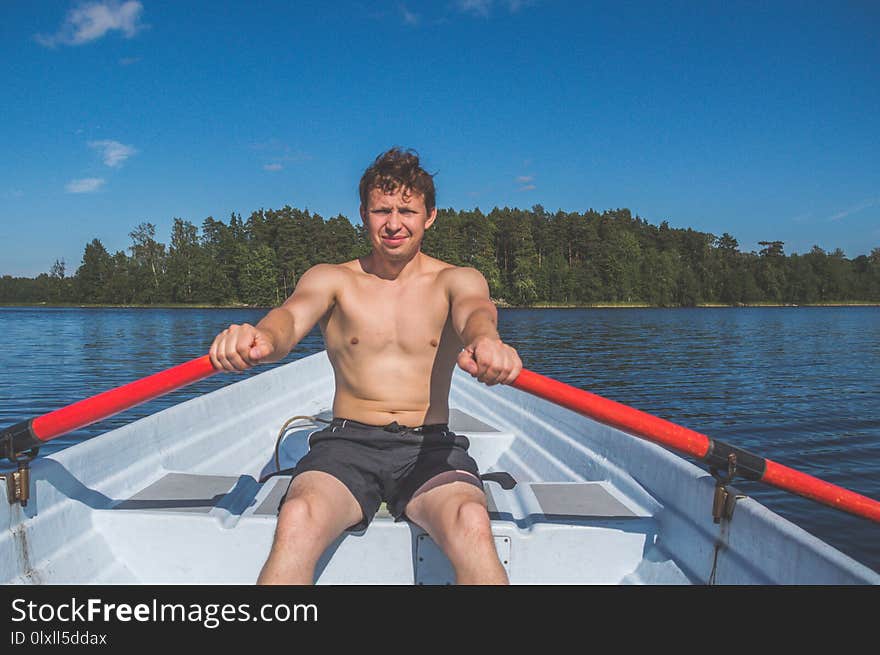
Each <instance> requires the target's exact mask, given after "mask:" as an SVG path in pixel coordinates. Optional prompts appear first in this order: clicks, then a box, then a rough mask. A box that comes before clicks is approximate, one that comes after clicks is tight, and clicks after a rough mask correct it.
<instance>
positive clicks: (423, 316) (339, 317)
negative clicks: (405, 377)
mask: <svg viewBox="0 0 880 655" xmlns="http://www.w3.org/2000/svg"><path fill="white" fill-rule="evenodd" d="M448 317H449V300H448V297H447V296H446V294H445V293H444V292H443V290H442V289H438V288H436V286H432V285H427V284H420V285H410V286H406V287H404V286H400V287H398V286H393V285H381V284H374V285H366V284H365V285H355V286H353V287H352V288H351V289H346V290H345V291H344V292H343V293H342V294H340V296H339V297H338V298H337V301H336V303H335V304H334V306H333V308H332V310H331V311H330V313H329V315H328V316H327V318H326V320H325V321H324V322H323V324H322V329H323V332H324V339H325V342H326V345H327V347H328V348H329V349H331V350H339V349H341V350H343V351H350V352H352V353H354V352H357V351H365V353H364V354H378V353H380V352H386V353H387V352H400V353H406V354H413V355H415V354H419V353H426V354H427V353H429V352H431V351H435V350H436V349H437V348H438V347H439V346H440V344H441V341H446V340H448V335H446V337H447V338H446V339H444V328H447V329H446V331H447V332H448V326H447V319H448Z"/></svg>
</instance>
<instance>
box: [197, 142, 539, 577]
mask: <svg viewBox="0 0 880 655" xmlns="http://www.w3.org/2000/svg"><path fill="white" fill-rule="evenodd" d="M360 197H361V207H360V214H361V219H362V220H363V222H364V226H365V227H366V228H367V233H368V235H369V239H370V243H371V245H372V252H371V253H370V254H369V255H368V256H366V257H363V258H360V259H357V260H353V261H349V262H345V263H343V264H338V265H332V264H318V265H316V266H313V267H312V268H310V269H309V270H308V271H306V272H305V273H304V274H303V276H302V277H301V278H300V280H299V282H298V284H297V286H296V289H295V290H294V292H293V293H292V294H291V296H290V297H289V298H288V299H287V300H286V301H285V302H284V303H283V304H282V305H281V306H280V307H276V308H274V309H272V310H271V311H270V312H269V313H268V314H267V315H266V316H265V317H264V318H263V319H262V320H261V321H260V322H259V323H257V325H256V326H252V325H248V324H247V323H245V324H242V325H230V326H229V328H228V329H226V330H224V331H223V332H221V333H220V334H219V335H217V337H216V338H215V339H214V342H213V344H212V345H211V348H210V352H209V354H210V358H211V361H212V363H213V364H214V366H215V368H217V369H225V370H228V371H243V370H246V369H248V368H250V367H252V366H254V365H255V364H260V363H265V362H277V361H280V360H281V359H283V358H284V357H286V356H287V354H288V353H289V352H290V351H291V349H292V348H293V347H294V346H295V345H296V344H297V343H299V341H300V340H301V339H303V337H305V336H306V335H307V334H308V333H309V332H310V331H311V330H312V328H313V327H314V326H315V324H319V325H320V328H321V333H322V334H323V337H324V343H325V345H326V348H327V354H328V355H329V358H330V362H331V363H332V365H333V372H334V376H335V380H336V389H335V396H334V400H333V416H334V420H333V423H332V424H331V425H330V427H328V428H325V429H324V430H320V431H318V432H315V433H313V434H312V435H311V436H310V438H309V452H308V453H307V454H306V455H305V456H304V457H303V458H302V459H301V460H300V462H299V463H298V464H297V467H296V469H295V470H294V473H293V479H292V482H291V485H290V488H289V490H288V492H287V496H286V497H285V501H284V502H283V503H282V505H281V508H280V511H279V515H278V525H277V528H276V531H275V538H274V542H273V544H272V549H271V551H270V553H269V557H268V559H267V560H266V563H265V564H264V566H263V569H262V571H261V573H260V576H259V579H258V581H257V582H258V583H259V584H311V583H312V582H313V581H314V573H315V566H316V564H317V561H318V559H319V558H320V556H321V554H322V553H323V552H324V550H325V549H326V548H327V547H328V546H329V545H330V544H331V543H332V542H333V541H334V540H335V539H336V538H337V537H338V536H339V535H340V534H342V532H344V531H346V530H349V531H357V530H362V529H365V528H366V526H367V525H368V524H369V522H370V520H372V518H373V515H374V514H375V512H376V510H377V509H378V507H379V504H380V502H381V501H382V500H385V501H386V502H387V505H388V509H389V511H390V512H391V513H392V515H393V516H394V517H395V519H397V520H401V519H403V518H406V519H408V520H410V521H412V522H414V523H416V524H417V525H419V526H420V527H422V528H423V529H424V530H425V531H426V532H427V533H428V534H429V535H430V536H431V538H432V539H433V540H434V541H435V542H436V543H437V544H438V545H439V546H440V548H442V550H443V552H444V553H446V555H447V557H448V558H449V560H450V561H451V562H452V566H453V568H454V570H455V576H456V582H457V583H458V584H506V583H507V582H508V579H507V575H506V572H505V570H504V567H503V566H502V565H501V563H500V561H499V559H498V555H497V552H496V550H495V542H494V539H493V537H492V531H491V526H490V523H489V515H488V512H487V510H486V496H485V494H484V492H483V487H482V482H481V480H480V479H479V477H478V476H479V471H478V470H477V465H476V463H475V462H474V460H473V459H472V458H471V457H470V455H468V454H467V446H468V443H467V439H466V438H465V437H462V436H458V435H455V434H453V433H452V432H450V431H449V429H448V427H447V425H446V424H447V422H448V417H449V387H450V383H451V380H452V373H453V370H454V367H455V364H456V363H457V364H458V366H460V367H461V368H462V369H463V370H465V371H467V372H468V373H469V374H470V375H472V376H473V377H475V378H477V379H478V380H480V381H481V382H484V383H486V384H488V385H493V384H508V383H510V382H512V381H513V380H514V379H516V377H517V375H518V374H519V372H520V370H521V369H522V362H521V361H520V358H519V356H518V355H517V353H516V350H514V349H513V348H512V347H510V346H508V345H507V344H505V343H503V342H502V341H501V338H500V337H499V335H498V331H497V328H496V326H497V310H496V308H495V305H494V304H493V303H492V301H491V300H490V298H489V287H488V285H487V284H486V280H485V278H484V277H483V276H482V274H480V272H479V271H477V270H476V269H473V268H467V267H457V266H453V265H451V264H447V263H445V262H442V261H440V260H438V259H435V258H433V257H429V256H427V255H425V254H424V253H422V252H421V251H420V247H421V243H422V238H423V237H424V234H425V230H427V229H428V228H429V227H431V225H432V224H433V223H434V220H435V219H436V217H437V209H436V206H435V202H434V184H433V180H432V179H431V176H430V175H429V174H428V173H426V172H425V171H424V170H423V169H422V168H421V167H420V166H419V160H418V157H417V156H416V155H415V154H414V153H412V152H410V151H408V152H402V151H400V150H398V149H396V148H392V149H391V150H389V151H388V152H386V153H384V154H382V155H380V156H379V157H377V158H376V161H375V162H374V163H373V165H372V166H370V167H369V168H368V169H367V170H366V172H365V173H364V176H363V178H362V179H361V183H360Z"/></svg>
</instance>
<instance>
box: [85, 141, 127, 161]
mask: <svg viewBox="0 0 880 655" xmlns="http://www.w3.org/2000/svg"><path fill="white" fill-rule="evenodd" d="M89 147H90V148H94V149H95V150H101V151H102V152H101V156H102V157H103V158H104V163H105V164H107V166H110V167H111V168H116V167H117V166H120V165H122V162H124V161H125V160H126V159H128V158H129V157H131V156H132V155H134V154H136V153H137V150H135V149H134V148H132V147H131V146H127V145H125V144H124V143H119V141H89Z"/></svg>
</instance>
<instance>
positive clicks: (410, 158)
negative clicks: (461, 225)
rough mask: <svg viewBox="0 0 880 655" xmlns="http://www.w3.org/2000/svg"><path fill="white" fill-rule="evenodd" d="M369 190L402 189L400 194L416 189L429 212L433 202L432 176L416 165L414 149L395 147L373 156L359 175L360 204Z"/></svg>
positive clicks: (417, 163)
mask: <svg viewBox="0 0 880 655" xmlns="http://www.w3.org/2000/svg"><path fill="white" fill-rule="evenodd" d="M373 189H381V190H382V192H383V193H395V192H396V191H397V190H398V189H403V194H404V196H408V195H409V194H410V193H411V192H412V191H417V192H419V193H420V194H422V195H423V196H424V198H425V208H426V209H427V210H428V211H429V212H430V211H431V210H432V209H434V206H435V204H436V198H435V191H434V177H433V175H431V174H430V173H428V172H427V171H425V169H423V168H422V167H421V166H420V165H419V155H418V153H416V152H415V151H414V150H401V149H400V148H398V147H397V146H395V147H393V148H391V149H390V150H388V151H387V152H383V153H382V154H381V155H379V156H378V157H376V160H375V161H374V162H373V164H372V165H371V166H370V167H369V168H368V169H367V170H366V171H364V175H363V177H361V183H360V188H359V191H360V195H361V204H362V205H363V206H364V207H366V206H367V199H368V197H369V195H370V191H372V190H373Z"/></svg>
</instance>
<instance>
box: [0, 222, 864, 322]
mask: <svg viewBox="0 0 880 655" xmlns="http://www.w3.org/2000/svg"><path fill="white" fill-rule="evenodd" d="M129 236H130V237H131V246H129V248H128V252H124V251H117V252H115V253H110V252H108V251H107V249H106V248H105V247H104V245H103V244H102V243H101V240H100V239H98V238H95V239H94V240H92V241H91V242H90V243H87V244H86V245H85V249H84V252H83V255H82V261H81V263H80V264H79V266H78V268H77V269H76V271H75V272H73V274H71V271H70V270H68V267H67V264H66V262H64V261H63V260H59V259H56V260H55V262H54V264H53V265H52V266H51V267H50V270H49V271H48V272H46V273H41V274H40V275H38V276H37V277H36V278H24V277H12V276H10V275H5V276H3V277H2V278H0V303H5V304H15V303H27V304H30V303H47V304H66V303H73V304H111V305H159V304H163V305H168V304H205V305H226V306H228V305H239V306H242V305H244V306H253V307H271V306H276V305H278V304H280V303H281V302H283V301H284V299H285V298H287V297H288V296H289V295H290V293H291V292H292V291H293V289H294V288H295V286H296V283H297V280H298V279H299V277H300V276H301V275H302V274H303V272H305V271H306V270H307V269H308V268H309V267H310V266H312V265H314V264H316V263H319V262H330V263H338V262H342V261H346V260H350V259H353V258H356V257H359V256H362V255H365V254H367V253H368V252H369V243H368V242H367V240H366V237H365V234H364V231H363V227H362V226H361V225H360V224H359V223H358V224H357V225H353V224H352V223H351V222H350V221H349V220H348V219H347V218H346V217H345V216H343V215H338V216H336V217H333V218H330V219H324V218H323V217H322V216H320V215H319V214H313V213H310V212H309V211H308V210H305V211H302V210H299V209H294V208H292V207H290V206H285V207H283V208H282V209H278V210H271V209H270V210H263V209H261V210H259V211H255V212H253V213H252V214H251V215H250V217H248V218H247V219H246V220H243V219H242V217H241V215H240V214H232V215H231V216H230V217H229V219H228V223H224V222H223V221H222V220H215V219H214V218H213V217H208V218H206V219H205V220H204V221H203V222H202V225H201V228H199V227H198V226H196V225H194V224H193V223H191V222H189V221H185V220H182V219H180V218H175V219H174V222H173V226H172V229H171V234H170V235H169V239H168V240H167V242H166V243H163V242H162V241H160V239H161V238H162V237H161V236H160V235H157V234H156V228H155V225H154V224H152V223H148V222H145V223H141V224H140V225H138V226H137V227H135V228H134V229H133V230H132V231H131V232H130V234H129ZM759 245H760V246H761V249H760V250H759V251H758V252H742V251H741V250H740V249H739V243H738V242H737V240H736V239H735V238H734V237H733V236H731V235H730V234H728V233H724V234H722V235H721V236H715V235H712V234H708V233H705V232H697V231H695V230H692V229H690V228H688V229H680V228H671V227H670V226H669V224H668V223H667V222H666V221H664V222H662V223H660V225H652V224H651V223H649V222H648V221H646V220H644V219H642V218H639V217H638V216H635V217H634V216H632V214H631V212H630V211H629V210H628V209H616V210H609V211H604V212H602V213H599V212H596V211H593V210H592V209H591V210H589V211H587V212H584V213H568V212H563V211H558V212H556V213H550V212H547V211H545V210H544V208H543V207H541V206H539V205H536V206H534V207H532V208H531V209H530V210H522V209H509V208H507V207H505V208H503V209H499V208H495V209H493V210H492V211H491V212H489V213H488V214H484V213H482V212H481V211H480V210H479V209H474V210H472V211H456V210H453V209H440V210H438V217H437V221H436V223H435V224H434V226H433V227H432V228H431V229H429V230H428V232H427V233H426V235H425V241H424V243H423V248H422V249H423V251H424V252H426V253H427V254H429V255H433V256H435V257H438V258H440V259H442V260H444V261H447V262H450V263H452V264H456V265H461V266H472V267H474V268H476V269H478V270H479V271H481V272H482V273H483V275H484V276H485V277H486V280H487V281H488V282H489V288H490V292H491V295H492V298H493V300H494V301H495V302H496V303H498V304H499V305H508V306H534V305H596V304H605V303H608V304H646V305H651V306H659V307H675V306H696V305H700V304H725V305H740V304H761V303H772V304H818V303H838V302H840V303H845V302H877V301H880V247H878V248H873V250H872V251H871V254H870V255H860V256H858V257H856V258H854V259H848V258H847V257H846V256H845V254H844V253H843V252H842V251H841V250H839V249H837V250H835V251H833V252H826V251H825V250H823V249H822V248H820V247H819V246H814V247H813V248H812V250H811V251H810V252H808V253H806V254H797V253H794V254H791V255H787V254H786V253H785V251H784V246H785V244H784V242H782V241H774V240H770V239H768V240H767V241H762V242H760V244H759Z"/></svg>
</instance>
